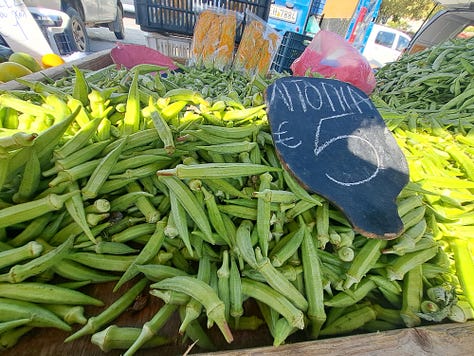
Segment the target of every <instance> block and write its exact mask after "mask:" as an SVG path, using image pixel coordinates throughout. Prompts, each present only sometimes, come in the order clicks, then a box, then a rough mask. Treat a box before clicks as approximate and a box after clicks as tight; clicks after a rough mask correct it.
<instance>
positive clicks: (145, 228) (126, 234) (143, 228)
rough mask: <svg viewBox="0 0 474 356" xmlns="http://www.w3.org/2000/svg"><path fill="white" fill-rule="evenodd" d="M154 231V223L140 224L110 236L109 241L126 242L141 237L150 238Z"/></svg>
mask: <svg viewBox="0 0 474 356" xmlns="http://www.w3.org/2000/svg"><path fill="white" fill-rule="evenodd" d="M155 229H156V223H147V222H145V223H142V224H137V225H132V226H130V227H127V228H126V229H124V230H122V231H119V232H117V233H114V234H113V235H111V236H110V240H111V241H114V242H127V241H132V240H135V239H136V238H139V237H141V236H151V235H152V234H153V233H154V232H155Z"/></svg>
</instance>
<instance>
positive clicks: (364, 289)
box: [324, 278, 376, 308]
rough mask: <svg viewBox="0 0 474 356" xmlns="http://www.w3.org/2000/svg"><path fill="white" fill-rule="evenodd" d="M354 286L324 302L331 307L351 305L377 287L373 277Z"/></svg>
mask: <svg viewBox="0 0 474 356" xmlns="http://www.w3.org/2000/svg"><path fill="white" fill-rule="evenodd" d="M354 287H355V288H353V289H349V290H348V289H346V290H344V291H342V292H339V293H338V294H336V295H335V296H333V297H332V298H331V299H329V300H327V301H326V302H324V304H325V305H326V306H329V307H338V308H343V307H349V306H351V305H354V304H356V303H357V302H359V301H360V300H362V299H363V298H364V297H365V296H366V295H367V294H368V293H369V292H370V291H371V290H373V289H374V288H375V287H376V284H375V282H374V281H372V280H371V279H369V278H365V279H363V280H362V281H360V282H359V283H358V284H357V285H355V286H354Z"/></svg>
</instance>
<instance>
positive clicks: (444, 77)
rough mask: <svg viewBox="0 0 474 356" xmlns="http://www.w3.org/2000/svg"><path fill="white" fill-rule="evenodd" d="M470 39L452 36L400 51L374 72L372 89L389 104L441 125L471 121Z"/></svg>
mask: <svg viewBox="0 0 474 356" xmlns="http://www.w3.org/2000/svg"><path fill="white" fill-rule="evenodd" d="M473 56H474V40H473V39H467V40H466V39H453V40H450V41H447V42H443V43H442V44H440V45H437V46H435V47H432V48H429V49H426V50H424V51H421V52H418V53H415V54H411V55H404V56H402V57H401V58H400V60H398V61H396V62H393V63H389V64H388V65H386V66H384V67H382V68H381V69H380V70H379V71H378V72H377V74H376V78H377V88H376V93H377V94H378V95H379V96H380V97H381V98H382V99H383V100H384V101H385V102H387V103H388V104H389V105H390V106H391V107H396V108H397V109H398V110H400V111H402V112H403V111H406V110H411V111H413V112H417V113H420V114H423V115H428V116H434V117H436V118H437V119H438V120H440V121H441V122H442V125H443V127H445V126H448V125H454V126H457V125H458V120H459V118H466V119H468V120H470V121H471V122H472V114H473V112H474V99H473V97H474V96H473V94H474V86H473V85H474V84H473V80H472V78H473V75H474V65H473V64H472V58H473Z"/></svg>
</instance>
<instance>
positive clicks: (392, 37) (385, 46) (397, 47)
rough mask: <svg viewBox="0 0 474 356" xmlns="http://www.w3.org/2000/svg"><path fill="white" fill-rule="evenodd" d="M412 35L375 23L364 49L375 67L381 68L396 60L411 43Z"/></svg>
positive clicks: (363, 52)
mask: <svg viewBox="0 0 474 356" xmlns="http://www.w3.org/2000/svg"><path fill="white" fill-rule="evenodd" d="M410 40H411V37H410V36H408V35H407V34H406V33H404V32H402V31H399V30H396V29H394V28H391V27H386V26H382V25H378V24H373V27H372V30H371V31H370V34H369V37H368V39H367V42H366V44H365V47H364V48H363V50H362V52H361V53H362V55H363V56H364V57H365V58H367V60H368V61H369V63H370V65H371V66H372V67H373V68H380V67H382V66H384V65H385V64H387V63H389V62H394V61H396V60H397V59H398V58H399V57H400V55H401V54H402V53H403V51H404V50H405V49H406V47H407V46H408V44H409V43H410Z"/></svg>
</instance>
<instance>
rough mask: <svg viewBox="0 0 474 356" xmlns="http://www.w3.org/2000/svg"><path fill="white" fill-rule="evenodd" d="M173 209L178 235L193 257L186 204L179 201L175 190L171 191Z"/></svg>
mask: <svg viewBox="0 0 474 356" xmlns="http://www.w3.org/2000/svg"><path fill="white" fill-rule="evenodd" d="M169 197H170V204H171V211H170V216H171V217H172V220H173V224H174V226H175V228H176V231H177V233H178V236H179V237H180V238H181V240H182V241H183V242H184V245H185V246H186V249H187V250H188V252H189V254H190V256H191V257H193V254H194V252H193V248H192V247H191V241H190V237H189V236H190V233H189V228H188V218H187V213H186V210H185V208H184V206H183V205H182V204H181V202H180V201H179V199H178V197H177V196H176V194H175V193H174V191H170V192H169Z"/></svg>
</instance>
